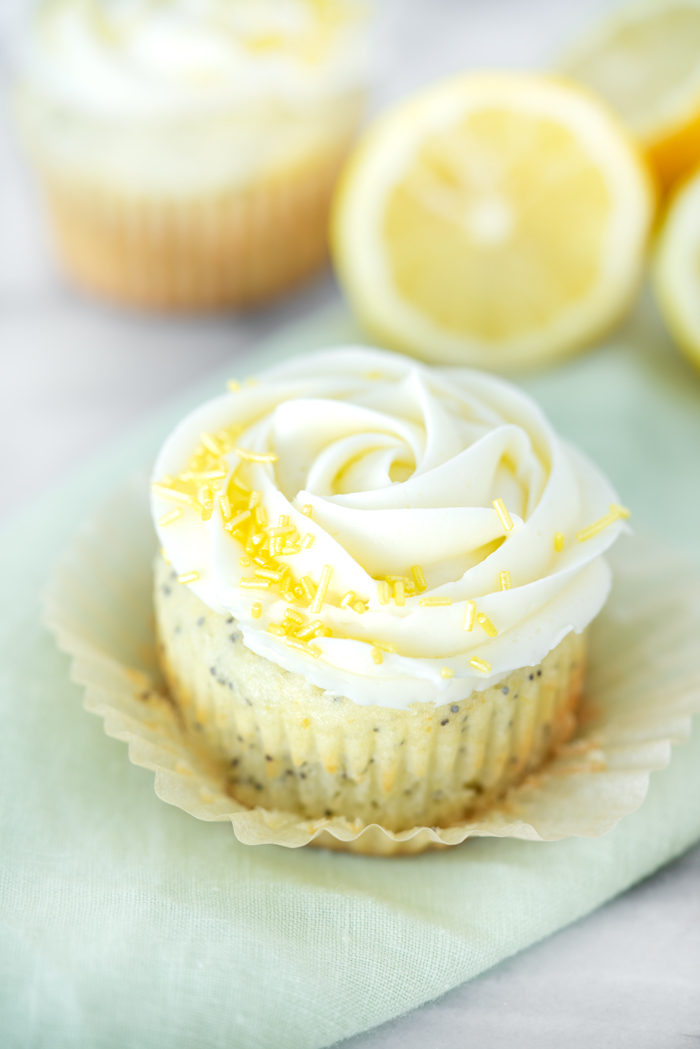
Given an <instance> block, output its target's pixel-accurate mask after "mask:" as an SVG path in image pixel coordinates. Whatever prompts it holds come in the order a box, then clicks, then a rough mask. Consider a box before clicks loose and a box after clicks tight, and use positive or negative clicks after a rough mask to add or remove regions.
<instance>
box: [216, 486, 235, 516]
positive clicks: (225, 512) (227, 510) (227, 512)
mask: <svg viewBox="0 0 700 1049" xmlns="http://www.w3.org/2000/svg"><path fill="white" fill-rule="evenodd" d="M219 506H220V507H221V516H222V517H223V519H224V521H230V520H231V517H232V515H233V510H232V509H231V500H230V499H229V497H228V496H227V495H226V492H223V493H222V495H220V496H219Z"/></svg>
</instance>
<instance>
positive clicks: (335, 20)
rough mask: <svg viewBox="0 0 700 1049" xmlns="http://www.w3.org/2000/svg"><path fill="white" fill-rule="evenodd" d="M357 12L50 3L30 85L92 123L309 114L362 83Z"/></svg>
mask: <svg viewBox="0 0 700 1049" xmlns="http://www.w3.org/2000/svg"><path fill="white" fill-rule="evenodd" d="M362 13H363V12H362V8H361V5H360V4H359V3H358V2H357V0H165V2H159V3H153V2H152V0H111V2H105V0H44V2H43V3H40V4H39V5H38V8H37V11H36V14H35V17H34V22H33V27H32V32H31V33H30V34H29V40H28V52H27V57H26V65H27V79H28V80H29V82H31V83H32V85H33V87H34V88H35V89H36V90H37V91H38V92H39V93H41V94H43V95H45V96H46V97H47V98H48V99H49V100H51V101H53V102H55V103H57V104H63V105H64V106H66V107H67V108H68V109H69V110H70V111H73V110H77V111H79V112H83V113H86V114H89V115H92V116H94V117H97V118H117V119H128V120H137V121H143V120H144V119H149V118H153V117H158V118H161V117H168V116H174V117H178V118H181V117H183V116H186V115H187V114H192V113H200V112H201V111H203V110H204V111H206V112H209V113H211V112H217V111H227V112H228V111H230V110H232V109H234V110H235V109H239V108H240V107H241V106H249V105H250V103H251V101H254V100H260V99H269V98H274V99H276V100H278V101H280V100H281V101H283V102H284V104H285V107H288V108H290V109H294V108H299V107H301V108H304V107H305V106H306V105H308V103H309V102H311V101H314V100H317V99H318V98H323V97H324V96H328V95H329V94H330V95H333V94H338V93H340V92H345V91H348V90H355V89H357V88H358V87H360V86H362V84H363V81H364V78H365V75H366V69H365V66H366V54H365V49H364V36H363V33H362V32H360V31H359V30H360V29H361V28H362V17H361V15H362Z"/></svg>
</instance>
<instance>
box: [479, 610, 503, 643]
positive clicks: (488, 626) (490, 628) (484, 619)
mask: <svg viewBox="0 0 700 1049" xmlns="http://www.w3.org/2000/svg"><path fill="white" fill-rule="evenodd" d="M476 621H477V623H480V624H481V626H482V627H483V628H484V630H485V631H486V633H487V634H488V635H489V637H495V636H496V634H497V633H498V631H497V630H496V628H495V626H494V625H493V623H492V622H491V620H490V619H489V617H488V616H487V615H484V613H483V612H479V614H478V616H477V617H476Z"/></svg>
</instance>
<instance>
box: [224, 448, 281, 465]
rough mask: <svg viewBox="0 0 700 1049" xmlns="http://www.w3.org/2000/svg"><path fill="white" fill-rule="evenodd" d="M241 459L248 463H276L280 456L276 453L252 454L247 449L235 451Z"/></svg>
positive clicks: (236, 449) (235, 449)
mask: <svg viewBox="0 0 700 1049" xmlns="http://www.w3.org/2000/svg"><path fill="white" fill-rule="evenodd" d="M233 450H234V452H235V453H236V455H237V456H238V458H239V459H243V460H244V461H245V462H247V463H276V462H277V459H278V456H276V455H275V453H274V452H251V451H249V450H248V449H247V448H238V447H236V448H234V449H233Z"/></svg>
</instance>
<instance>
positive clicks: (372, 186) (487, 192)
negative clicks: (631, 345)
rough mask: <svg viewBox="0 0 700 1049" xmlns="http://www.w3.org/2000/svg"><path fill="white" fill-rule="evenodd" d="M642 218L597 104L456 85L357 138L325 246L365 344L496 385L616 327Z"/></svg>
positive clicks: (467, 81) (633, 164)
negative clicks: (494, 378) (498, 376)
mask: <svg viewBox="0 0 700 1049" xmlns="http://www.w3.org/2000/svg"><path fill="white" fill-rule="evenodd" d="M653 207H654V194H653V190H652V186H651V180H650V178H649V175H648V172H647V169H646V167H645V164H644V162H643V160H642V159H641V158H640V156H639V155H638V153H637V151H636V148H635V147H634V146H633V145H632V144H631V142H630V141H629V139H628V137H627V135H626V133H625V132H624V131H623V130H622V129H621V126H619V125H618V122H617V120H616V118H615V117H613V116H612V114H610V113H609V112H608V111H607V109H606V108H604V107H603V106H602V104H600V103H598V102H597V100H596V99H594V98H591V97H589V96H588V94H587V93H584V92H582V91H580V90H579V89H578V88H575V87H572V86H570V85H568V84H566V83H564V82H562V81H560V80H557V79H555V78H551V77H544V76H534V75H524V74H471V75H465V76H460V77H456V78H454V79H450V80H447V81H445V82H443V83H440V84H437V85H436V86H434V87H432V88H429V89H428V90H426V91H424V92H421V93H420V94H418V95H416V96H415V97H414V98H412V99H410V100H408V101H407V102H405V103H403V104H401V105H399V106H398V107H397V108H395V109H394V110H392V111H390V112H389V113H387V114H386V115H385V116H383V117H382V118H380V119H379V120H378V121H377V122H376V124H375V125H374V127H373V128H371V129H370V130H369V132H368V133H367V135H366V136H365V138H364V140H363V141H362V142H361V143H360V145H359V147H358V148H357V150H356V152H355V153H354V154H353V156H352V158H351V159H350V161H349V162H348V165H347V166H346V169H345V171H344V173H343V176H342V177H341V181H340V184H339V187H338V191H337V194H336V199H335V203H334V209H333V216H332V224H331V225H332V229H331V241H332V249H333V255H334V260H335V263H336V269H337V272H338V276H339V279H340V281H341V284H342V285H343V286H344V288H345V291H346V293H347V295H348V297H349V299H350V301H351V303H352V304H353V306H354V307H355V309H356V311H357V313H358V315H359V317H360V319H361V321H362V322H363V323H364V325H365V327H366V328H367V329H368V330H369V331H370V332H371V333H372V334H373V335H374V336H375V338H378V339H379V340H380V341H382V342H384V343H385V344H388V345H390V346H395V347H397V348H399V349H403V350H405V351H407V352H409V353H413V354H415V355H416V356H419V357H423V358H425V359H431V360H436V361H441V362H444V363H452V364H473V365H477V366H481V367H486V368H491V369H496V370H498V369H502V368H511V367H520V366H528V365H531V364H534V363H539V362H544V361H547V360H551V359H553V358H558V357H560V356H562V355H565V354H567V353H569V352H571V351H573V350H575V349H577V348H578V347H580V346H582V345H583V344H585V343H587V342H589V341H590V340H592V339H593V338H594V337H595V336H597V335H599V334H601V333H602V332H603V331H605V330H606V329H607V328H608V327H610V326H611V325H612V324H613V323H614V322H615V321H616V320H617V319H618V318H619V317H620V315H621V314H622V312H623V311H624V309H625V308H626V306H627V305H628V303H629V301H630V298H631V296H632V294H633V292H634V290H635V288H636V285H637V281H638V277H639V274H640V270H641V266H642V262H643V257H644V247H645V242H646V240H647V236H648V231H649V226H650V222H651V218H652V213H653Z"/></svg>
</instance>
